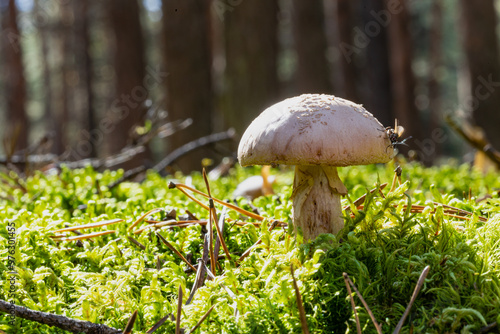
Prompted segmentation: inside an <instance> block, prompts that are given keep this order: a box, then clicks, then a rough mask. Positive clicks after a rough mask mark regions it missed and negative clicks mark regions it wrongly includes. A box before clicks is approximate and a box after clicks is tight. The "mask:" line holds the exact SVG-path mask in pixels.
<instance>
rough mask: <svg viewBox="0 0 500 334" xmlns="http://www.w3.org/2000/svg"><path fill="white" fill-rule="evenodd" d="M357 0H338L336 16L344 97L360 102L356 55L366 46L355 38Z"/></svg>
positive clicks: (342, 94)
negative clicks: (354, 11)
mask: <svg viewBox="0 0 500 334" xmlns="http://www.w3.org/2000/svg"><path fill="white" fill-rule="evenodd" d="M356 3H357V1H353V0H337V2H336V4H337V8H336V14H337V15H336V17H337V30H338V34H339V38H338V40H339V49H340V51H341V52H340V61H339V64H340V70H341V72H342V90H341V91H342V93H341V94H340V95H341V96H342V97H343V98H346V99H348V100H351V101H354V102H358V103H359V101H358V92H357V87H356V86H357V85H356V83H357V71H356V66H355V61H356V57H357V55H358V54H359V53H360V52H364V51H363V50H362V49H363V48H364V47H366V46H365V45H364V44H363V45H360V44H359V43H358V42H357V41H354V40H353V36H354V32H355V30H354V28H355V27H356V23H355V22H354V17H353V16H354V15H353V10H354V9H353V6H354V5H355V4H356Z"/></svg>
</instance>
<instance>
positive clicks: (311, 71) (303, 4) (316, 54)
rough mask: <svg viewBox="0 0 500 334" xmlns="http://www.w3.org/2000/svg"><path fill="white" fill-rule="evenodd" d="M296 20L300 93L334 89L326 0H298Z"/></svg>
mask: <svg viewBox="0 0 500 334" xmlns="http://www.w3.org/2000/svg"><path fill="white" fill-rule="evenodd" d="M292 24H293V35H294V41H295V50H296V52H297V60H298V64H297V73H296V78H295V82H296V83H297V84H296V86H297V87H296V89H297V90H298V92H297V93H298V94H300V93H331V92H332V85H331V83H330V69H329V68H328V64H327V61H326V49H327V42H326V36H325V26H324V12H323V1H322V0H309V1H303V0H294V1H293V17H292Z"/></svg>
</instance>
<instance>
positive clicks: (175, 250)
mask: <svg viewBox="0 0 500 334" xmlns="http://www.w3.org/2000/svg"><path fill="white" fill-rule="evenodd" d="M156 235H157V236H158V238H160V240H161V241H162V242H163V243H164V244H165V245H166V246H167V247H168V248H170V250H171V251H172V252H174V253H175V254H176V255H177V256H178V257H180V258H181V260H182V261H184V262H185V263H186V264H187V265H188V266H189V267H191V269H193V271H196V268H195V267H194V266H193V265H192V264H191V263H190V262H189V261H188V260H187V259H186V258H185V257H184V255H182V254H181V253H180V252H179V251H178V250H177V249H176V248H175V247H174V246H172V244H170V242H168V241H167V239H165V238H164V237H163V236H162V235H161V234H160V233H158V232H156Z"/></svg>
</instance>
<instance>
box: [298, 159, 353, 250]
mask: <svg viewBox="0 0 500 334" xmlns="http://www.w3.org/2000/svg"><path fill="white" fill-rule="evenodd" d="M345 194H347V189H346V187H345V186H344V184H343V183H342V181H341V180H340V179H339V175H338V173H337V167H331V166H322V165H312V166H296V167H295V179H294V182H293V193H292V199H293V223H294V228H295V232H296V233H297V232H298V231H299V232H301V233H302V235H303V237H304V241H306V240H311V239H315V238H316V237H317V236H318V235H319V234H321V233H333V234H336V233H338V232H339V231H340V230H341V229H342V228H343V227H344V220H343V218H342V206H341V205H340V197H341V196H342V195H345Z"/></svg>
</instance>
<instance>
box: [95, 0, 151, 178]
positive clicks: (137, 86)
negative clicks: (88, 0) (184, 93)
mask: <svg viewBox="0 0 500 334" xmlns="http://www.w3.org/2000/svg"><path fill="white" fill-rule="evenodd" d="M106 5H107V8H106V9H107V15H108V18H109V21H110V25H111V31H112V34H113V37H114V45H113V51H112V54H113V56H112V64H113V66H114V72H115V98H114V100H113V101H112V103H111V110H110V111H109V112H108V115H107V116H108V117H109V119H112V120H113V126H111V127H110V128H106V127H105V128H103V129H102V130H103V132H104V133H105V134H106V135H107V136H106V137H107V139H106V142H107V143H108V148H107V149H108V153H116V152H119V151H120V150H122V149H123V148H124V147H125V146H126V145H127V144H133V143H134V139H136V137H137V136H136V135H135V132H134V129H135V126H136V125H141V124H142V122H143V120H144V116H145V115H146V112H147V109H146V106H145V105H144V102H145V101H146V99H147V97H148V87H147V86H148V85H147V84H145V82H146V81H145V80H144V77H145V75H146V63H145V60H144V40H143V35H142V26H141V22H140V7H139V3H138V1H137V0H109V1H107V3H106ZM148 156H149V152H146V153H145V154H143V155H140V156H138V158H137V160H138V161H131V162H129V163H127V164H126V165H124V167H125V168H131V167H132V166H136V165H137V164H142V163H144V161H143V160H145V159H147V158H148Z"/></svg>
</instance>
